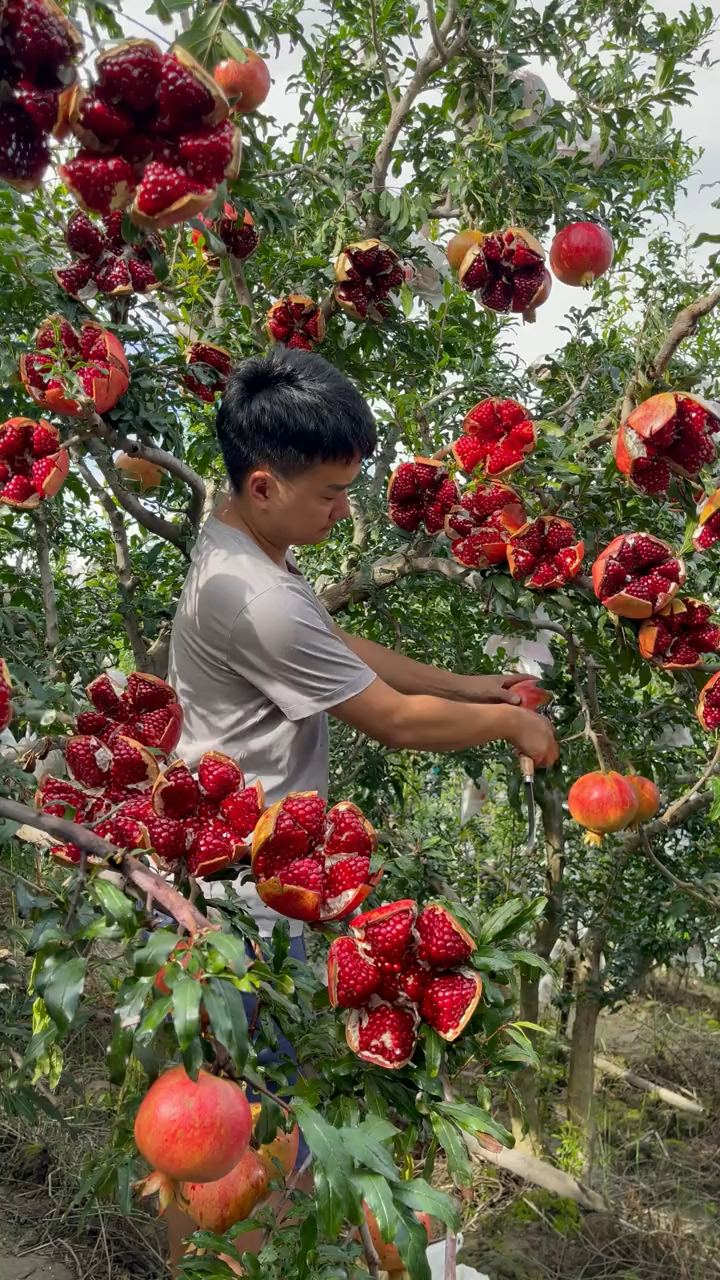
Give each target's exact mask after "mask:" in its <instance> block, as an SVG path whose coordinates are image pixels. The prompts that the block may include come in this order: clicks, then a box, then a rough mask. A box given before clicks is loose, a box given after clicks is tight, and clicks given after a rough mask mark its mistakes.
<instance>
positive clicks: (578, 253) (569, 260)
mask: <svg viewBox="0 0 720 1280" xmlns="http://www.w3.org/2000/svg"><path fill="white" fill-rule="evenodd" d="M614 251H615V246H614V245H613V238H612V236H611V235H610V232H609V231H606V230H605V228H604V227H600V226H598V225H597V223H595V222H572V223H571V224H570V226H569V227H563V229H562V231H558V233H557V235H556V236H555V239H554V240H553V242H552V244H551V246H550V266H551V267H552V269H553V272H554V274H555V275H556V276H557V278H558V280H560V281H562V283H563V284H571V285H590V284H592V283H593V282H594V281H595V280H597V279H598V277H599V276H604V275H605V272H606V271H607V270H608V268H609V267H610V266H611V265H612V260H613V253H614Z"/></svg>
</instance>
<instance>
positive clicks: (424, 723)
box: [330, 678, 558, 768]
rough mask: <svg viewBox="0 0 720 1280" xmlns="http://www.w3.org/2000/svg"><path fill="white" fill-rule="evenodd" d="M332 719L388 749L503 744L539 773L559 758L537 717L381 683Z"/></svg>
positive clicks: (447, 748) (552, 738) (453, 748)
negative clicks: (528, 760)
mask: <svg viewBox="0 0 720 1280" xmlns="http://www.w3.org/2000/svg"><path fill="white" fill-rule="evenodd" d="M330 714H331V715H333V716H336V717H337V718H338V719H339V720H344V721H345V722H346V724H351V725H353V726H354V728H356V729H359V730H360V731H361V732H362V733H365V734H367V735H368V737H370V738H375V739H376V740H377V741H378V742H381V743H382V744H383V745H384V746H386V747H394V748H408V749H410V750H417V751H460V750H462V749H463V748H466V747H479V746H484V745H485V744H486V743H488V742H497V741H501V740H503V739H504V740H505V741H507V742H509V743H510V744H511V746H513V747H514V748H515V750H517V751H519V752H520V753H521V754H522V755H527V756H531V757H532V759H533V760H534V761H535V764H536V765H538V766H539V767H540V768H548V767H549V766H550V765H552V764H554V763H555V761H556V760H557V758H558V746H557V742H556V741H555V733H554V731H553V727H552V725H551V724H550V722H549V720H546V719H545V717H544V716H539V715H538V714H537V713H536V712H535V711H525V710H523V708H522V707H510V706H507V705H502V704H499V705H497V706H492V705H485V706H483V705H482V704H478V703H473V702H451V701H450V700H449V699H447V698H437V697H433V696H428V695H427V694H403V693H398V692H397V690H395V689H391V688H390V686H389V685H387V684H385V682H384V681H383V680H381V679H379V678H378V679H377V680H373V682H372V684H371V685H369V686H368V688H367V689H365V690H363V692H362V693H358V694H356V695H355V697H353V698H348V699H347V701H345V702H341V703H338V705H337V706H335V707H332V708H331V709H330Z"/></svg>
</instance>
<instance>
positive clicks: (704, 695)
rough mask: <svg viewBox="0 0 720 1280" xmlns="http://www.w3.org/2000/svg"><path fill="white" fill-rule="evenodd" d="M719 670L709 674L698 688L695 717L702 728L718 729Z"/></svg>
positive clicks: (719, 720) (719, 711)
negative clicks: (706, 679)
mask: <svg viewBox="0 0 720 1280" xmlns="http://www.w3.org/2000/svg"><path fill="white" fill-rule="evenodd" d="M718 676H720V672H718V673H717V674H716V675H714V676H711V677H710V679H709V680H708V681H707V683H706V684H704V685H703V687H702V689H701V690H700V697H699V699H698V705H697V718H698V720H699V721H700V724H701V725H702V727H703V729H708V730H710V729H720V681H719V680H718Z"/></svg>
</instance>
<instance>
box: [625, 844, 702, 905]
mask: <svg viewBox="0 0 720 1280" xmlns="http://www.w3.org/2000/svg"><path fill="white" fill-rule="evenodd" d="M639 838H640V845H641V847H642V849H643V852H644V853H645V855H646V857H648V858H649V859H650V861H651V862H652V864H653V866H654V867H656V868H657V870H658V871H659V872H660V874H661V875H662V876H664V877H665V879H666V880H669V882H670V884H672V885H673V886H674V887H675V888H676V889H679V890H680V891H681V893H686V894H687V895H688V897H689V898H694V899H695V901H696V902H702V904H703V906H705V907H712V908H713V910H714V911H718V910H720V898H718V897H717V896H716V895H715V894H714V893H705V892H704V891H703V890H702V889H698V888H697V887H696V886H695V885H694V884H692V883H691V882H690V881H689V880H680V879H679V877H678V876H676V875H674V874H673V872H672V871H670V869H669V868H668V867H666V866H665V865H664V863H662V862H661V861H660V859H659V858H658V857H656V855H655V853H654V852H653V849H652V846H651V844H650V841H649V840H648V838H647V834H646V832H645V829H644V828H643V827H641V828H640V831H639Z"/></svg>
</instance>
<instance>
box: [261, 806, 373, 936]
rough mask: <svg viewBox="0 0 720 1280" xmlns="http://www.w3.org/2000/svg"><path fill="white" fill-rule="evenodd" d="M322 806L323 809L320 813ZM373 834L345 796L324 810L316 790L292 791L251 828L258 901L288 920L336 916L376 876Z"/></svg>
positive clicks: (352, 907) (359, 896) (358, 898)
mask: <svg viewBox="0 0 720 1280" xmlns="http://www.w3.org/2000/svg"><path fill="white" fill-rule="evenodd" d="M326 810H327V812H326ZM376 848H377V836H376V834H375V832H374V830H373V828H372V827H371V825H370V823H369V822H368V821H367V819H366V818H365V817H364V815H363V813H362V812H361V810H360V809H358V807H357V805H355V804H353V803H352V802H351V801H350V800H341V801H340V803H339V804H336V805H333V807H332V809H327V804H326V801H325V800H323V799H322V797H321V796H319V795H318V793H317V792H316V791H299V792H293V793H291V794H290V795H289V796H286V797H285V799H284V800H279V801H278V802H277V804H274V805H272V806H271V808H269V809H268V810H266V812H265V813H264V814H263V816H262V817H261V819H260V821H259V822H258V824H257V827H256V828H255V833H254V835H253V842H252V870H253V875H254V876H255V883H256V886H257V891H258V893H259V895H260V897H261V898H262V900H263V902H265V903H267V905H268V906H269V907H273V908H274V910H275V911H279V912H280V914H281V915H285V916H289V917H290V918H291V919H293V920H339V919H341V918H342V917H343V916H346V915H348V914H349V913H350V912H351V911H354V910H355V908H356V907H358V906H359V905H360V903H361V902H363V901H364V900H365V898H366V897H367V895H368V894H369V893H370V892H371V891H372V889H374V887H375V885H376V884H377V883H378V881H379V880H380V877H381V875H382V868H379V869H378V870H377V871H371V870H370V862H371V858H372V855H373V853H374V852H375V850H376Z"/></svg>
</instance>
